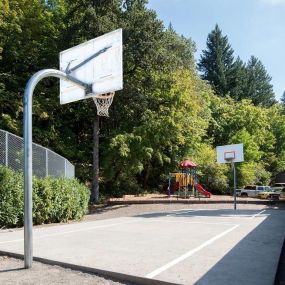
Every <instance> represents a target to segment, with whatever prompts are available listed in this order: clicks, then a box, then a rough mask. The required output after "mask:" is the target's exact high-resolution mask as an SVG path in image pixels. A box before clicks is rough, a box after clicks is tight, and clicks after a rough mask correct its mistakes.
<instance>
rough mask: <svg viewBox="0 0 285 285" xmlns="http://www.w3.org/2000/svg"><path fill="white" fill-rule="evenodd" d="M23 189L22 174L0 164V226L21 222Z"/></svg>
mask: <svg viewBox="0 0 285 285" xmlns="http://www.w3.org/2000/svg"><path fill="white" fill-rule="evenodd" d="M23 189H24V178H23V175H22V174H21V173H17V172H14V171H12V170H11V169H8V168H6V167H3V166H0V228H1V227H12V226H21V225H22V224H23V217H24V213H23V208H24V193H23Z"/></svg>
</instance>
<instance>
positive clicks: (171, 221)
mask: <svg viewBox="0 0 285 285" xmlns="http://www.w3.org/2000/svg"><path fill="white" fill-rule="evenodd" d="M149 221H150V222H160V223H161V222H167V223H176V224H177V223H182V224H201V225H222V226H239V225H238V224H230V223H211V222H210V223H207V222H187V221H173V220H164V219H162V220H158V219H156V220H155V219H151V220H149Z"/></svg>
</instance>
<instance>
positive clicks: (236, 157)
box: [216, 144, 244, 163]
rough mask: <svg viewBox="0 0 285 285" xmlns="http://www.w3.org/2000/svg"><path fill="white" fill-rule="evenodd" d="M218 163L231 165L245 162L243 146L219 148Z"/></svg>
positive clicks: (234, 145) (233, 145)
mask: <svg viewBox="0 0 285 285" xmlns="http://www.w3.org/2000/svg"><path fill="white" fill-rule="evenodd" d="M216 150H217V162H218V163H231V162H232V161H233V162H242V161H244V155H243V144H231V145H223V146H217V148H216Z"/></svg>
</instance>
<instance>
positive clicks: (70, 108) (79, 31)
mask: <svg viewBox="0 0 285 285" xmlns="http://www.w3.org/2000/svg"><path fill="white" fill-rule="evenodd" d="M146 3H147V1H145V0H105V1H102V0H92V1H91V0H83V1H82V0H80V1H78V0H73V1H71V0H49V1H43V0H29V1H28V0H2V1H1V2H0V5H1V7H0V56H1V57H0V128H2V129H5V130H7V131H10V132H13V133H15V134H17V135H22V119H23V103H22V98H23V90H24V87H25V83H26V82H27V81H28V79H29V78H30V76H31V75H32V74H33V73H35V72H36V71H38V70H40V69H43V68H57V69H58V53H59V51H61V50H64V49H66V48H69V47H71V46H74V45H76V44H79V43H81V42H83V41H85V40H89V39H91V38H94V37H96V36H99V35H102V34H104V33H106V32H109V31H111V30H113V29H116V28H123V39H124V89H123V90H122V91H119V92H117V94H116V96H115V99H114V102H113V105H112V106H111V110H110V118H102V119H101V120H100V127H101V132H100V183H101V193H102V194H103V195H118V194H120V195H121V194H123V193H140V192H142V191H145V190H151V189H160V187H161V185H162V184H163V182H164V180H165V178H166V175H167V173H168V172H170V171H175V170H177V165H178V163H179V162H180V161H181V160H182V159H186V158H189V159H192V160H194V161H195V162H196V163H198V164H199V179H200V182H201V183H202V184H203V185H204V186H205V187H206V188H207V189H208V190H210V191H214V192H215V193H221V192H225V191H227V189H228V188H229V185H230V183H231V180H230V179H231V176H230V173H229V168H228V167H227V166H225V165H217V164H216V162H215V147H216V146H217V145H224V144H230V143H244V145H245V157H246V162H244V163H243V164H240V165H238V184H239V185H240V186H242V185H244V184H249V183H261V184H267V183H269V182H270V180H271V179H272V178H273V177H274V175H275V174H276V173H278V172H279V171H281V170H284V167H285V140H284V138H285V129H284V128H285V127H284V126H285V116H284V104H283V103H284V102H283V103H278V102H276V101H275V99H274V94H273V91H272V85H271V84H270V80H271V78H270V76H269V75H268V74H267V72H266V70H265V68H264V66H263V65H262V63H261V62H260V61H259V60H258V59H257V58H256V57H254V56H252V57H251V58H250V59H249V60H248V62H247V63H244V62H242V61H241V60H240V58H239V57H238V56H237V57H235V55H234V50H233V48H232V47H231V46H230V43H229V42H228V38H227V37H226V36H225V35H223V34H222V31H221V29H220V28H219V27H218V25H217V26H216V27H215V28H214V29H213V31H211V32H210V33H209V37H208V40H207V49H206V50H205V51H204V52H203V54H202V56H201V59H200V60H199V62H198V64H197V65H198V70H199V72H198V71H197V69H196V62H195V60H194V53H195V43H194V42H193V41H192V39H191V38H185V37H184V36H181V35H179V34H177V33H176V32H175V30H174V29H173V27H172V26H171V25H170V26H169V27H168V28H165V27H164V26H163V24H162V21H160V20H159V19H158V18H157V15H156V13H155V12H154V11H152V10H149V9H148V8H147V7H146ZM58 101H59V98H58V81H57V80H55V79H46V80H44V81H43V82H42V83H41V84H40V85H39V86H38V87H37V90H36V92H35V96H34V101H33V102H34V103H33V111H34V114H33V122H34V137H33V140H34V141H35V142H38V143H40V144H42V145H44V146H46V147H50V148H52V149H53V150H55V151H56V152H58V153H60V154H62V155H63V156H65V157H67V158H68V159H69V160H71V161H72V162H73V163H74V164H75V165H76V171H77V173H76V175H77V177H78V178H79V179H80V180H81V181H84V182H89V181H90V180H91V179H92V144H93V142H92V123H93V120H94V114H95V106H94V104H93V102H92V100H87V101H81V102H77V103H73V104H68V105H64V106H61V105H59V102H58Z"/></svg>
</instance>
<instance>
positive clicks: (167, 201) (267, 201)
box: [107, 200, 283, 206]
mask: <svg viewBox="0 0 285 285" xmlns="http://www.w3.org/2000/svg"><path fill="white" fill-rule="evenodd" d="M279 203H283V201H269V200H265V201H264V200H261V201H250V200H245V201H237V204H258V205H275V204H279ZM131 204H233V201H232V200H200V201H199V200H197V201H193V200H125V201H122V200H121V201H108V202H107V205H109V206H110V205H131Z"/></svg>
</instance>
